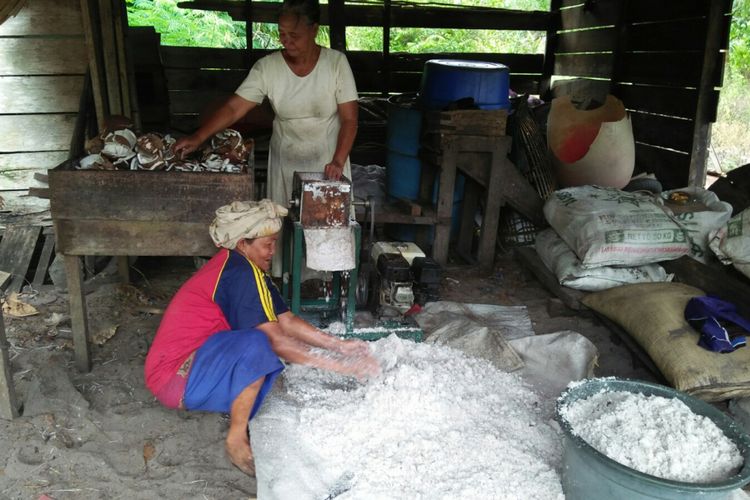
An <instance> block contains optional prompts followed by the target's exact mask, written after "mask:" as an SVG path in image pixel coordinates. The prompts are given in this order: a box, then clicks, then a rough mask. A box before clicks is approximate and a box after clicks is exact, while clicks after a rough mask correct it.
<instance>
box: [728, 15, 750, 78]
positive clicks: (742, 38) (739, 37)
mask: <svg viewBox="0 0 750 500" xmlns="http://www.w3.org/2000/svg"><path fill="white" fill-rule="evenodd" d="M729 67H730V71H731V72H732V73H733V74H737V75H741V76H743V77H744V78H746V79H747V78H750V0H734V5H733V7H732V27H731V31H730V35H729Z"/></svg>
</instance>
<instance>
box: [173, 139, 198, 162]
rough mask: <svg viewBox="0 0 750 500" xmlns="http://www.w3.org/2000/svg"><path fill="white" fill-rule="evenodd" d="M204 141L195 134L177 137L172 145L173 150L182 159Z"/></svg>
mask: <svg viewBox="0 0 750 500" xmlns="http://www.w3.org/2000/svg"><path fill="white" fill-rule="evenodd" d="M202 142H203V141H201V140H200V139H199V138H198V137H196V136H195V134H193V135H188V136H185V137H180V138H179V139H177V142H175V143H174V146H172V150H173V151H174V154H175V156H176V157H177V158H179V159H181V160H182V159H183V158H185V156H187V155H189V154H190V153H192V152H193V151H195V150H196V149H198V147H200V145H201V143H202Z"/></svg>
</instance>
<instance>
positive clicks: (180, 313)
mask: <svg viewBox="0 0 750 500" xmlns="http://www.w3.org/2000/svg"><path fill="white" fill-rule="evenodd" d="M229 254H230V252H229V250H226V249H222V250H220V251H219V252H218V253H217V254H216V255H214V256H213V258H212V259H211V260H209V261H208V262H207V263H206V264H205V265H204V266H203V267H201V268H200V269H199V270H198V272H196V273H195V274H194V275H193V276H192V277H191V278H190V279H189V280H188V281H187V282H185V284H184V285H182V287H181V288H180V290H179V291H178V292H177V293H176V294H175V296H174V298H172V301H171V302H170V303H169V306H168V307H167V310H166V312H165V313H164V318H162V321H161V324H160V325H159V329H158V331H157V332H156V337H155V338H154V342H153V344H152V345H151V348H150V349H149V351H148V356H146V365H145V368H144V373H145V377H146V386H147V387H148V388H149V389H150V390H151V392H153V393H154V394H157V395H158V394H164V391H162V388H164V387H165V385H166V384H168V383H169V382H170V380H171V379H173V377H175V374H176V373H177V371H178V369H179V368H180V366H181V365H182V364H183V362H184V361H185V360H186V359H187V357H188V356H190V354H192V353H193V352H194V351H195V350H196V349H198V347H200V346H201V345H202V344H203V343H204V342H205V341H206V339H207V338H208V337H210V336H211V335H212V334H214V333H216V332H220V331H223V330H230V329H231V328H230V326H229V323H228V322H227V320H226V318H225V317H224V313H223V312H222V310H221V308H220V307H219V306H218V305H217V304H216V302H214V298H213V297H214V292H215V290H216V287H217V285H218V282H219V278H220V277H221V273H222V270H223V269H224V266H225V264H226V262H227V260H228V259H229ZM173 383H174V381H173ZM167 392H169V393H171V394H172V396H174V394H175V391H173V390H172V391H167ZM169 399H173V397H172V398H169ZM170 403H172V404H174V401H170ZM169 406H171V405H169Z"/></svg>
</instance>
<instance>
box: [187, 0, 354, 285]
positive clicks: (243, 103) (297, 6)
mask: <svg viewBox="0 0 750 500" xmlns="http://www.w3.org/2000/svg"><path fill="white" fill-rule="evenodd" d="M319 22H320V5H319V4H318V0H285V1H284V3H283V4H282V6H281V11H280V14H279V39H280V41H281V45H282V46H283V47H284V48H283V50H281V51H278V52H274V53H272V54H270V55H268V56H266V57H263V58H262V59H260V60H258V61H257V62H256V63H255V64H254V65H253V67H252V69H251V70H250V73H249V74H248V76H247V78H245V81H244V82H242V84H241V85H240V86H239V88H238V89H237V90H236V91H235V94H234V95H233V96H232V97H230V98H229V100H227V102H226V103H225V104H224V105H223V106H222V107H221V108H219V109H218V110H217V111H216V112H215V113H214V114H213V115H211V116H210V117H209V118H208V120H207V121H206V122H205V123H204V124H203V125H202V126H201V127H200V129H198V130H197V131H196V132H195V133H193V134H192V135H190V136H188V137H185V138H182V139H180V140H178V141H177V143H176V144H175V151H176V152H178V153H180V152H183V153H190V152H192V151H194V150H195V149H197V148H198V147H199V146H200V145H201V144H202V143H203V142H204V141H206V140H207V139H208V138H209V137H211V136H212V135H213V134H215V133H216V132H219V131H220V130H223V129H225V128H226V127H228V126H230V125H231V124H233V123H235V122H236V121H237V120H239V119H240V118H242V117H243V116H245V114H247V112H248V111H250V110H251V109H253V108H254V107H255V106H257V105H258V103H261V102H262V101H263V99H264V98H266V97H267V98H268V100H269V101H270V103H271V106H272V108H273V110H274V113H275V114H276V116H275V118H274V121H273V133H272V135H271V146H270V152H269V158H268V186H269V187H268V197H269V198H270V199H271V200H273V201H274V202H276V203H278V204H280V205H283V206H287V205H288V202H289V199H290V197H291V195H292V176H293V174H294V172H295V171H303V172H316V171H317V172H320V171H322V172H324V173H325V175H326V177H327V178H329V179H334V180H338V179H339V178H341V176H342V175H345V176H347V177H348V178H350V179H351V167H350V164H349V152H350V151H351V149H352V144H353V143H354V138H355V137H356V135H357V112H358V107H357V106H358V105H357V88H356V86H355V84H354V76H353V75H352V71H351V68H350V67H349V63H348V62H347V60H346V57H345V56H344V54H342V53H341V52H338V51H336V50H332V49H328V48H325V47H321V46H320V45H318V44H317V43H315V37H316V36H317V34H318V28H319ZM279 264H280V261H277V260H275V261H274V270H275V271H279V267H280V266H279ZM274 274H278V272H275V273H274Z"/></svg>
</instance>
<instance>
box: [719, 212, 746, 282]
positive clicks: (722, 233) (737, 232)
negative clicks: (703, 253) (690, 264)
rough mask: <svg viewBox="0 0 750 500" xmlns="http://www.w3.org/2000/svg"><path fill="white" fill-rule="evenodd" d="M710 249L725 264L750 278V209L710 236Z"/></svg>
mask: <svg viewBox="0 0 750 500" xmlns="http://www.w3.org/2000/svg"><path fill="white" fill-rule="evenodd" d="M709 247H710V248H711V250H713V252H714V253H715V254H716V256H717V257H719V260H720V261H721V262H722V263H723V264H727V265H728V264H732V265H733V266H734V268H735V269H737V270H738V271H739V272H741V273H742V274H744V275H745V276H747V277H748V278H750V208H747V209H745V210H743V211H742V212H740V213H739V214H737V215H735V216H734V217H732V218H731V219H730V220H729V221H728V222H727V223H726V224H724V225H723V226H721V227H720V228H717V229H715V230H713V231H711V233H710V234H709Z"/></svg>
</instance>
